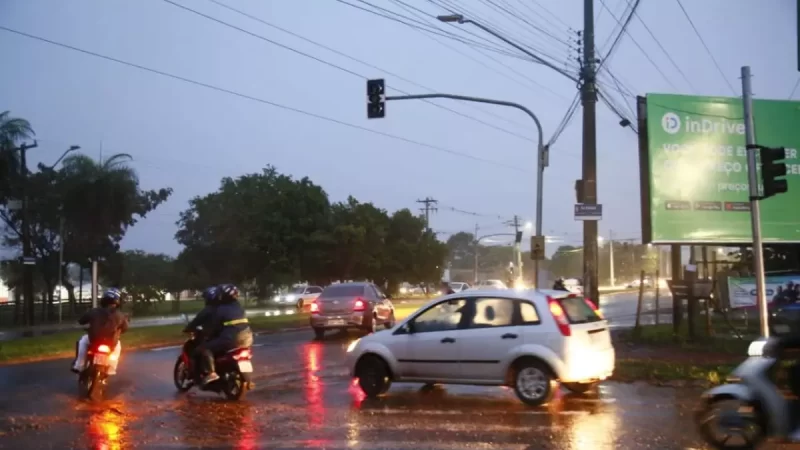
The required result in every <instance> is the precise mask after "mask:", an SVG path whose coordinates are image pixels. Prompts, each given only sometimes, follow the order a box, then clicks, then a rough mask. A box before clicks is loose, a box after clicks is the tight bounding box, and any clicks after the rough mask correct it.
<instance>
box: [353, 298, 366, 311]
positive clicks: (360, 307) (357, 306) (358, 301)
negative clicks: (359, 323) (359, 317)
mask: <svg viewBox="0 0 800 450" xmlns="http://www.w3.org/2000/svg"><path fill="white" fill-rule="evenodd" d="M366 307H367V305H366V304H365V303H364V300H361V299H360V298H357V299H356V303H355V304H354V305H353V311H363V310H364V309H366Z"/></svg>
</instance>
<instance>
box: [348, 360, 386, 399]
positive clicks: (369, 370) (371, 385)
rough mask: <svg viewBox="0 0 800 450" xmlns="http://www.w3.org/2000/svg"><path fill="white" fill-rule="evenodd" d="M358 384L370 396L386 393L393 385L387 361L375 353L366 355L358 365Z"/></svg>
mask: <svg viewBox="0 0 800 450" xmlns="http://www.w3.org/2000/svg"><path fill="white" fill-rule="evenodd" d="M355 375H356V377H357V378H358V385H359V386H360V387H361V390H362V391H364V394H366V395H367V397H368V398H375V397H377V396H379V395H382V394H385V393H386V391H388V390H389V387H391V385H392V379H391V377H390V375H389V368H388V367H387V366H386V362H385V361H384V360H383V359H381V358H380V357H378V356H375V355H365V356H364V357H362V358H361V360H360V361H359V362H358V365H357V366H356V370H355Z"/></svg>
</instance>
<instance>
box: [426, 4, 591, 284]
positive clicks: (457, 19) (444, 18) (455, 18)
mask: <svg viewBox="0 0 800 450" xmlns="http://www.w3.org/2000/svg"><path fill="white" fill-rule="evenodd" d="M589 16H590V17H592V16H593V14H589ZM436 18H437V19H438V20H439V21H441V22H444V23H458V24H472V25H475V26H476V27H478V28H480V29H481V30H483V31H485V32H487V33H489V34H491V35H492V36H494V37H496V38H497V39H500V40H501V41H503V42H505V43H506V44H508V45H510V46H512V47H514V48H515V49H517V50H519V51H521V52H522V53H525V54H526V55H528V56H530V57H531V58H532V59H533V60H534V61H535V62H537V63H539V64H542V65H544V66H546V67H549V68H550V69H553V70H555V71H556V72H558V73H559V74H561V75H563V76H565V77H566V78H568V79H570V80H572V81H574V82H575V83H576V84H581V80H580V78H579V77H576V76H574V75H572V74H570V73H569V72H567V71H565V70H564V69H561V68H559V67H558V66H556V65H554V64H552V63H550V62H548V61H546V60H545V59H542V58H541V57H539V56H538V55H536V54H535V53H533V52H531V51H530V50H528V49H526V48H525V47H522V46H521V45H519V44H516V43H515V42H513V41H511V40H509V39H507V38H506V37H504V36H503V35H501V34H500V33H497V32H496V31H494V30H492V29H491V28H489V27H487V26H485V25H483V24H481V23H479V22H476V21H474V20H471V19H466V18H464V16H463V15H462V14H448V15H441V16H437V17H436ZM593 36H594V35H593V33H592V37H593ZM592 51H594V48H593V46H592ZM589 59H591V58H589ZM592 64H594V62H593V61H592ZM592 86H593V84H592ZM587 88H588V87H587ZM584 139H586V138H585V137H584ZM584 145H585V144H584ZM548 150H549V149H548ZM546 166H547V164H540V166H539V178H538V182H537V190H538V192H537V202H536V206H537V214H536V236H537V238H541V236H542V224H541V220H542V218H541V214H539V211H540V208H541V201H542V176H541V174H542V172H543V171H544V167H546ZM584 178H586V177H584ZM589 184H591V185H592V186H593V183H589ZM590 187H591V186H590ZM592 192H593V191H592ZM587 222H590V221H587ZM593 223H596V222H593ZM587 225H590V224H584V228H585V227H586V226H587ZM592 234H593V235H594V236H596V235H597V231H596V228H595V231H594V233H592ZM584 235H585V236H584V240H586V239H588V238H587V237H586V235H587V232H586V231H584ZM584 246H586V245H584ZM590 247H591V248H589V250H591V253H592V254H591V255H584V257H585V258H590V259H591V258H596V257H597V251H596V249H597V244H596V243H594V242H593V243H592V245H591V246H590ZM534 267H535V272H534V283H535V284H536V287H537V288H538V287H539V261H538V260H534ZM592 267H594V272H593V273H594V277H595V278H596V268H597V265H596V262H593V264H592ZM595 281H596V280H595ZM595 288H596V287H595ZM590 294H591V292H590Z"/></svg>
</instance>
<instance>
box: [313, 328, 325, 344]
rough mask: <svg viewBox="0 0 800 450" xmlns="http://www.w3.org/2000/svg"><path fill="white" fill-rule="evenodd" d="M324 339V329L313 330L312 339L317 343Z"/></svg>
mask: <svg viewBox="0 0 800 450" xmlns="http://www.w3.org/2000/svg"><path fill="white" fill-rule="evenodd" d="M324 337H325V329H324V328H314V338H316V339H317V340H318V341H321V340H322V338H324Z"/></svg>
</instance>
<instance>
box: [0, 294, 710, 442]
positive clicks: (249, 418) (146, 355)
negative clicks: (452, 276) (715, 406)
mask: <svg viewBox="0 0 800 450" xmlns="http://www.w3.org/2000/svg"><path fill="white" fill-rule="evenodd" d="M634 298H635V297H634ZM617 301H620V302H624V301H625V300H624V299H617ZM634 303H635V302H634ZM615 308H617V309H619V310H622V309H625V308H627V307H623V306H620V305H617V306H616V307H615ZM609 312H611V311H610V310H608V311H607V314H608V313H609ZM356 337H358V336H357V335H355V334H349V335H348V334H343V335H333V336H331V337H329V338H327V339H326V340H325V341H323V342H315V341H312V339H311V333H310V332H305V331H304V332H291V333H283V334H278V335H270V336H261V337H259V338H258V339H257V340H256V347H255V348H254V349H253V354H254V356H253V361H254V364H255V370H256V379H255V382H256V388H255V390H253V391H251V392H249V393H248V395H247V397H246V399H245V400H244V401H243V402H241V403H227V402H224V401H222V400H221V398H220V397H218V396H216V395H214V394H209V393H198V392H196V391H191V392H190V393H189V394H183V395H179V394H177V393H176V391H175V388H174V386H173V384H172V367H173V364H174V361H175V358H176V357H177V355H178V352H179V349H178V348H167V349H160V350H157V351H143V352H131V353H124V352H123V357H122V361H121V364H120V368H119V375H118V376H117V377H115V378H114V379H112V381H110V385H109V389H108V392H107V400H106V401H105V402H103V403H102V404H98V405H91V404H88V403H85V402H83V401H79V400H78V399H77V395H76V391H77V388H76V377H75V376H74V375H72V374H71V373H69V372H68V370H67V366H68V361H65V360H58V361H48V362H40V363H33V364H26V365H21V366H9V367H2V368H0V393H2V395H0V411H2V412H3V417H2V419H0V433H2V434H1V435H0V448H13V449H40V448H41V449H67V448H98V449H125V448H137V449H139V448H143V449H150V448H153V449H158V448H237V449H257V448H364V449H377V448H397V449H410V448H414V449H424V448H441V449H450V448H453V449H455V448H459V449H461V448H481V449H565V450H566V449H574V450H584V449H585V450H601V449H659V450H669V449H700V448H705V447H703V445H702V444H701V443H700V441H699V439H698V438H697V434H696V432H695V431H694V425H693V424H692V420H691V411H692V407H693V406H694V405H695V402H696V399H697V398H698V395H699V391H696V390H685V389H684V390H675V389H670V388H655V387H650V386H647V385H639V384H633V385H630V384H616V383H606V384H604V385H603V386H602V388H601V390H600V392H599V393H598V394H595V395H592V396H574V395H569V394H563V395H562V396H561V397H560V398H559V399H558V400H557V401H556V402H554V403H553V404H552V405H551V406H550V407H548V408H538V409H535V408H528V407H524V406H523V405H522V404H521V403H519V402H518V401H517V400H516V398H515V396H514V394H513V391H511V390H508V389H503V388H482V387H481V388H477V387H461V386H445V387H437V388H434V389H433V390H430V391H424V390H422V389H421V386H420V385H417V384H408V385H403V384H395V385H394V386H393V387H392V389H391V390H390V391H389V393H388V395H387V396H386V397H385V398H382V399H380V400H376V401H367V400H364V398H363V394H362V393H361V391H360V390H359V389H358V388H357V387H356V386H354V385H353V384H352V382H351V380H350V379H349V377H348V375H347V368H346V367H345V363H344V356H345V349H346V347H347V345H348V343H349V342H350V341H351V340H352V339H355V338H356Z"/></svg>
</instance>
